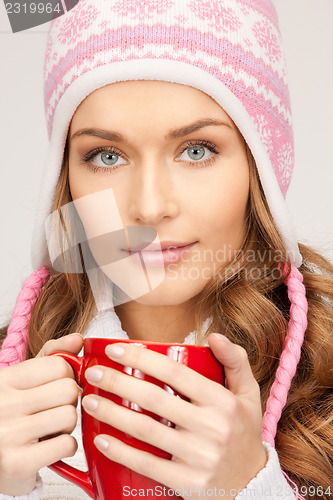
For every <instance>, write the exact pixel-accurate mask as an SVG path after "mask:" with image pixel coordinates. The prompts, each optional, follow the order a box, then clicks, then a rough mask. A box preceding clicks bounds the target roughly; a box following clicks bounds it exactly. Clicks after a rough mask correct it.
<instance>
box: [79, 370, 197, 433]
mask: <svg viewBox="0 0 333 500" xmlns="http://www.w3.org/2000/svg"><path fill="white" fill-rule="evenodd" d="M96 370H97V371H96ZM96 373H100V374H101V375H102V377H101V378H100V379H99V380H98V381H96V377H94V374H96ZM91 376H93V378H91ZM136 376H137V375H136ZM136 376H131V378H130V379H129V375H127V374H125V373H121V372H120V371H118V370H114V369H113V368H108V367H106V366H100V365H95V366H94V367H90V368H88V369H87V370H86V372H85V377H86V379H87V380H88V382H89V383H90V384H91V385H94V386H95V387H99V388H100V389H102V390H104V391H106V392H111V393H112V394H116V395H117V396H119V397H120V398H122V399H123V401H124V400H125V401H126V402H127V405H128V406H133V404H134V405H136V407H137V406H139V407H140V408H144V409H145V410H148V411H151V412H153V413H155V414H156V415H159V416H160V417H165V418H166V419H167V420H170V421H171V422H173V423H175V424H178V425H179V426H181V427H183V428H185V429H191V430H193V431H194V430H198V429H200V428H201V427H202V416H201V411H199V408H197V410H198V411H195V412H194V411H193V406H192V404H191V403H188V402H187V401H184V400H183V399H182V398H180V397H179V396H176V397H175V396H173V395H172V394H170V393H169V392H167V390H164V389H162V388H161V387H158V386H157V385H155V384H152V383H150V382H148V381H145V380H140V379H139V378H136Z"/></svg>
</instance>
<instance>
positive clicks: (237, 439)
mask: <svg viewBox="0 0 333 500" xmlns="http://www.w3.org/2000/svg"><path fill="white" fill-rule="evenodd" d="M219 338H220V339H221V340H219ZM208 343H209V347H210V348H211V349H212V351H213V354H214V355H215V357H216V358H217V359H218V361H220V362H221V364H223V365H224V369H225V375H226V379H227V386H228V388H226V387H223V386H222V385H220V384H218V383H217V382H213V381H211V380H209V379H207V378H206V377H204V376H203V375H200V374H199V373H197V372H195V371H194V370H192V369H190V368H189V367H187V366H184V365H182V364H180V363H178V362H177V361H174V360H172V359H170V358H168V357H167V356H165V355H161V354H159V353H156V352H154V351H151V350H149V349H143V348H142V347H140V346H135V345H131V344H126V343H118V344H117V343H115V344H112V346H114V347H116V346H117V347H122V348H124V350H125V352H124V354H123V355H122V356H120V357H117V358H116V357H112V356H111V355H110V353H111V347H112V346H111V345H109V346H108V347H107V348H106V354H107V355H109V357H110V358H111V359H114V360H115V361H117V363H121V364H123V365H125V366H129V367H132V368H136V369H138V370H140V371H142V372H144V373H146V374H148V375H151V376H152V377H154V378H156V379H158V380H161V381H163V382H165V383H166V384H167V385H169V386H171V387H172V388H173V389H175V390H176V391H178V392H179V393H180V394H182V395H184V396H187V397H188V398H189V399H190V402H187V401H185V400H183V399H181V398H179V397H175V396H173V395H171V394H169V393H168V392H167V391H165V390H163V389H162V388H160V387H158V386H156V385H154V384H151V383H149V382H147V381H144V380H140V379H138V378H134V377H131V378H129V377H128V375H126V373H121V372H118V371H117V370H114V369H112V368H107V367H105V366H100V365H98V367H91V368H89V369H88V370H87V371H86V378H87V380H89V382H90V383H91V384H92V385H94V386H96V387H99V388H101V389H103V390H105V391H108V392H112V393H114V394H117V395H118V396H120V397H122V398H125V399H127V400H129V401H132V402H134V403H136V404H138V405H139V406H140V407H142V408H144V409H146V410H148V411H151V412H153V413H155V414H157V415H160V416H161V417H165V418H166V419H167V420H169V421H171V422H174V423H175V424H176V427H175V428H171V427H168V426H166V425H164V424H163V423H160V422H157V421H156V420H154V419H152V418H150V417H149V416H147V415H144V414H142V413H139V412H135V411H133V410H131V409H128V408H125V407H121V406H120V405H117V404H116V403H114V402H112V401H109V400H107V399H105V398H102V397H99V396H97V395H89V396H86V397H85V398H83V400H82V404H83V406H84V408H85V411H87V413H89V414H90V415H93V416H94V417H95V418H97V419H98V420H100V421H102V422H105V423H107V424H110V425H111V426H113V427H116V428H117V429H119V430H121V431H123V432H125V433H127V434H130V435H132V436H134V437H135V438H137V439H140V440H141V441H144V442H147V443H150V444H151V445H154V446H156V447H158V448H160V449H162V450H164V451H166V452H168V453H170V454H172V460H166V459H163V458H160V457H157V456H154V455H152V454H151V453H148V452H144V451H142V450H138V449H136V448H133V447H131V446H128V445H126V444H124V443H123V442H122V441H120V440H118V439H115V438H113V437H111V436H108V435H101V436H97V437H96V438H95V445H96V446H97V447H98V448H99V450H100V451H101V452H102V453H103V454H104V455H105V456H107V457H108V458H110V459H111V460H113V461H115V462H118V463H121V464H123V465H125V466H126V467H129V468H130V469H132V470H134V471H136V472H138V473H140V474H143V475H145V476H148V477H150V478H151V479H153V480H155V481H157V482H159V483H162V484H164V485H166V486H168V487H169V488H172V489H173V490H175V491H176V493H178V494H179V495H182V496H183V497H184V498H188V497H190V498H191V499H193V498H196V497H197V495H196V493H198V491H199V488H203V489H205V490H208V489H213V490H214V488H216V491H215V495H216V496H219V490H223V491H224V494H223V496H224V497H226V498H234V497H235V496H236V495H237V492H238V490H241V489H243V488H245V487H246V485H247V484H248V482H249V481H250V480H251V479H252V478H253V477H255V476H256V475H257V473H258V472H259V471H260V470H261V469H262V468H263V467H264V466H265V464H266V462H267V456H266V451H265V448H264V446H263V444H262V440H261V427H262V412H261V403H260V390H259V386H258V384H257V382H256V380H255V378H254V377H253V374H252V371H251V367H250V364H249V361H248V357H247V354H246V351H245V350H244V349H243V348H242V347H240V346H237V345H235V344H232V343H229V342H228V341H225V340H223V336H216V335H214V334H212V335H209V337H208ZM96 369H97V372H96ZM98 370H99V371H100V374H102V376H101V378H100V380H99V381H96V379H97V377H96V376H95V378H94V376H93V374H94V373H95V374H96V373H97V374H98ZM94 380H95V381H94ZM94 403H95V407H96V408H95V409H94V410H92V409H91V408H93V404H94ZM96 403H97V404H96ZM89 408H90V409H89ZM177 490H178V491H177ZM179 490H180V491H179ZM207 494H208V493H207ZM209 496H211V494H210V495H209ZM220 496H222V494H221V491H220ZM201 497H202V495H201Z"/></svg>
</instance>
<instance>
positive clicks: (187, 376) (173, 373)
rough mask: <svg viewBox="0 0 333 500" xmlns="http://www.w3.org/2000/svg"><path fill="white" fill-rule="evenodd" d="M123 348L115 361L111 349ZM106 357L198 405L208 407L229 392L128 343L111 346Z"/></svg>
mask: <svg viewBox="0 0 333 500" xmlns="http://www.w3.org/2000/svg"><path fill="white" fill-rule="evenodd" d="M113 346H115V347H122V348H123V349H124V351H125V352H124V354H123V355H122V356H121V357H118V356H117V357H111V348H112V347H113ZM105 353H106V354H107V356H109V357H110V358H111V359H113V360H114V361H116V362H117V363H121V364H123V365H125V366H126V367H133V368H136V369H138V370H140V371H142V372H143V373H146V374H147V375H151V376H152V377H154V378H156V379H158V380H161V381H163V382H165V383H166V384H167V385H169V386H171V387H172V389H175V390H176V391H178V392H179V393H180V394H182V395H184V396H186V397H188V398H189V399H191V401H192V402H193V403H194V404H197V405H208V404H211V403H212V402H214V401H216V395H217V394H220V395H222V394H225V397H228V395H229V392H228V391H227V390H226V389H225V388H224V387H223V386H222V385H221V384H220V383H218V382H214V381H213V380H210V379H208V378H206V377H205V376H203V375H201V374H200V373H198V372H196V371H195V370H193V369H192V368H190V367H188V366H186V365H183V364H182V363H180V362H178V361H175V360H173V359H170V358H169V357H168V356H165V355H164V354H160V353H158V352H154V351H152V350H150V349H144V348H142V347H140V346H136V345H133V344H126V343H115V344H110V345H108V346H107V347H106V349H105Z"/></svg>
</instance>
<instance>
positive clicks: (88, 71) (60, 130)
mask: <svg viewBox="0 0 333 500" xmlns="http://www.w3.org/2000/svg"><path fill="white" fill-rule="evenodd" d="M44 78H45V111H46V121H47V127H48V133H49V138H50V145H49V152H48V157H47V161H46V166H45V171H44V176H43V179H42V185H41V191H40V199H39V204H38V211H37V216H36V222H35V229H34V236H33V244H32V262H33V267H34V269H36V271H35V273H34V275H33V276H35V278H36V279H35V281H36V280H37V281H38V284H36V283H35V281H34V280H32V281H34V283H33V284H31V283H30V282H29V285H28V284H25V285H24V287H23V290H22V292H21V294H23V295H24V293H25V290H26V288H27V287H28V286H29V287H33V288H34V290H35V289H38V291H40V290H41V288H42V284H43V283H45V281H46V280H47V277H46V276H45V269H46V268H45V267H41V266H43V265H45V264H46V263H47V262H48V252H47V245H46V238H45V220H46V218H47V216H48V215H49V214H50V212H51V209H52V204H53V200H54V195H55V190H56V185H57V180H58V177H59V173H60V169H61V164H62V159H63V153H64V146H65V142H66V137H67V132H68V127H69V124H70V121H71V118H72V116H73V114H74V112H75V110H76V108H77V107H78V106H79V104H80V103H81V102H82V100H83V99H84V98H85V97H86V96H87V95H89V94H90V93H91V92H93V91H94V90H96V89H97V88H100V87H102V86H104V85H108V84H110V83H113V82H117V81H125V80H136V79H146V80H162V81H169V82H175V83H180V84H185V85H189V86H192V87H194V88H196V89H199V90H201V91H203V92H205V93H206V94H208V95H209V96H211V97H212V98H213V99H214V100H215V101H216V102H217V103H218V104H219V105H220V106H221V107H222V108H223V109H224V110H225V111H226V112H227V113H228V114H229V116H230V117H231V119H232V120H233V121H234V123H235V125H236V126H237V127H238V129H239V130H240V132H241V134H242V135H243V137H244V139H245V140H246V142H247V144H248V146H249V148H250V149H251V151H252V154H253V156H254V159H255V161H256V165H257V168H258V172H259V176H260V180H261V183H262V186H263V189H264V192H265V196H266V199H267V202H268V204H269V207H270V210H271V213H272V215H273V217H274V220H275V223H276V226H277V228H278V229H279V231H280V233H281V235H282V237H283V240H284V242H285V245H286V247H287V250H288V253H289V256H290V259H291V262H292V264H293V267H292V271H291V273H290V275H289V276H288V278H287V279H286V285H287V286H288V295H289V299H290V301H291V309H290V314H291V319H290V323H289V329H288V335H287V337H286V340H285V348H284V351H283V354H282V356H281V360H280V364H279V368H278V370H277V374H276V379H275V382H274V384H273V386H272V389H271V394H270V397H269V400H268V403H267V408H266V413H265V416H264V423H263V439H264V440H265V441H268V442H270V443H272V444H274V437H275V433H276V427H277V422H278V420H279V418H280V416H281V412H282V409H283V407H284V405H285V402H286V398H287V395H288V390H289V387H290V383H291V380H292V378H293V376H294V374H295V371H296V368H297V364H298V361H299V358H300V350H301V346H302V343H303V339H304V332H305V329H306V327H307V301H306V297H305V288H304V285H303V283H302V280H303V277H302V274H301V273H300V272H299V271H298V269H297V268H298V267H299V266H300V265H301V263H302V256H301V254H300V252H299V249H298V244H297V239H296V235H295V232H294V228H293V226H292V222H291V217H290V214H289V213H288V209H287V205H286V202H285V196H286V193H287V190H288V187H289V184H290V180H291V175H292V172H293V167H294V145H293V131H292V116H291V107H290V100H289V92H288V86H287V73H286V64H285V59H284V55H283V50H282V43H281V36H280V31H279V26H278V19H277V13H276V10H275V8H274V6H273V4H272V2H271V0H145V1H144V2H142V1H141V0H80V2H79V3H78V4H77V5H76V6H75V7H74V8H73V9H72V10H71V11H70V12H68V13H67V14H65V15H63V16H61V17H59V18H57V19H56V20H54V21H53V22H52V23H51V25H50V32H49V35H48V40H47V48H46V53H45V67H44ZM41 270H42V275H43V278H42V283H41V282H40V279H41V277H40V272H41ZM23 292H24V293H23ZM38 293H39V292H38ZM23 295H22V296H21V295H20V296H19V298H18V302H17V309H19V302H20V300H21V301H23V300H26V299H25V298H24V296H23ZM31 307H32V305H31ZM29 311H30V310H29V307H27V308H26V312H25V315H27V314H29ZM17 314H18V312H17ZM14 316H15V311H14V315H13V322H14V319H15V318H14ZM13 322H12V323H13ZM24 328H25V327H24V325H22V324H21V325H20V328H18V329H17V332H18V333H17V332H16V333H15V328H14V327H13V328H12V330H11V337H10V336H8V337H7V339H6V341H7V344H8V346H9V344H10V339H12V340H13V338H14V335H15V334H16V335H17V336H18V337H17V338H20V339H21V340H20V342H22V343H24V344H25V343H26V337H27V335H26V330H24ZM5 346H6V344H5V343H4V348H5ZM9 347H10V346H9ZM11 348H14V347H13V342H12V343H11ZM21 359H22V354H17V358H16V361H19V360H21ZM1 361H2V362H4V363H5V364H6V353H5V352H4V353H2V358H1V355H0V363H1ZM12 362H14V361H12Z"/></svg>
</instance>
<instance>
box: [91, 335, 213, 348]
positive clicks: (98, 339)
mask: <svg viewBox="0 0 333 500" xmlns="http://www.w3.org/2000/svg"><path fill="white" fill-rule="evenodd" d="M101 340H103V341H104V342H106V343H107V342H110V341H112V343H116V342H124V343H125V344H134V343H136V344H138V343H140V344H145V345H165V346H179V347H187V348H188V347H189V348H191V347H195V348H196V349H200V348H201V349H207V348H208V349H210V347H209V346H208V345H197V344H181V343H179V342H160V341H153V340H140V339H113V338H110V339H107V338H105V337H88V338H84V344H85V343H86V342H88V344H90V343H91V342H93V341H101Z"/></svg>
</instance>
